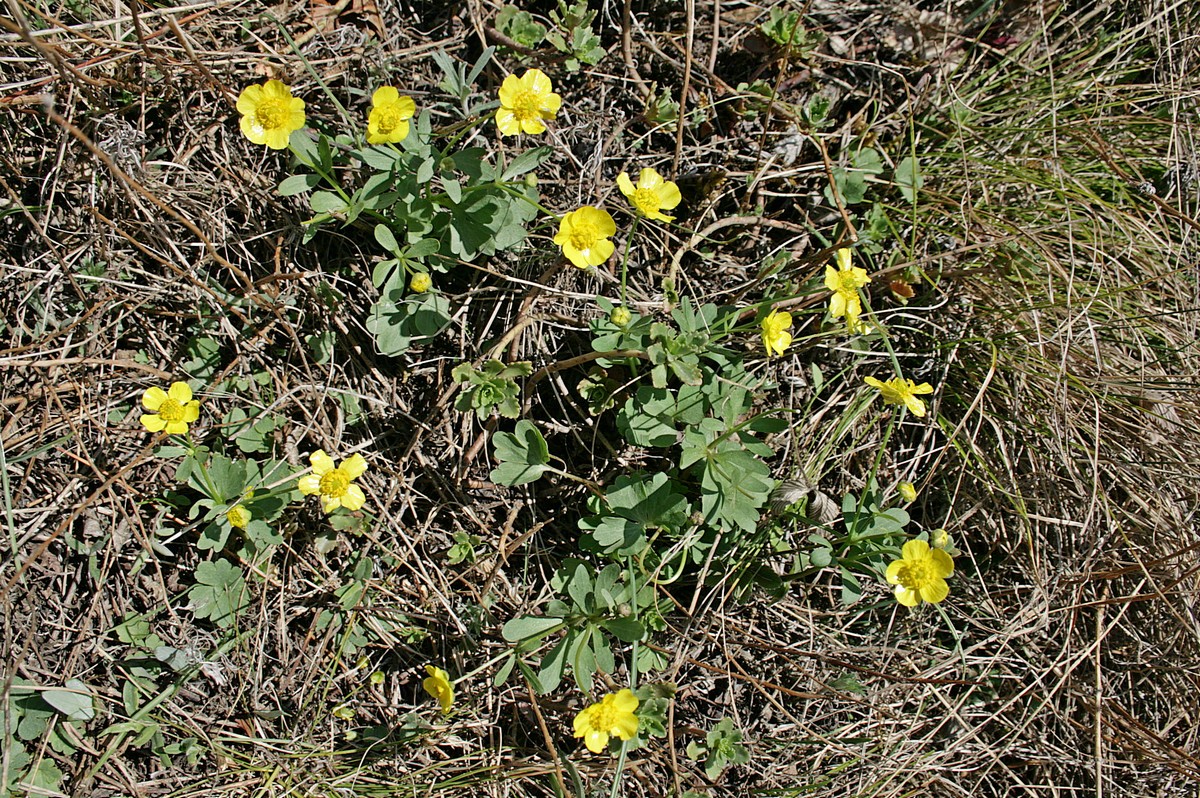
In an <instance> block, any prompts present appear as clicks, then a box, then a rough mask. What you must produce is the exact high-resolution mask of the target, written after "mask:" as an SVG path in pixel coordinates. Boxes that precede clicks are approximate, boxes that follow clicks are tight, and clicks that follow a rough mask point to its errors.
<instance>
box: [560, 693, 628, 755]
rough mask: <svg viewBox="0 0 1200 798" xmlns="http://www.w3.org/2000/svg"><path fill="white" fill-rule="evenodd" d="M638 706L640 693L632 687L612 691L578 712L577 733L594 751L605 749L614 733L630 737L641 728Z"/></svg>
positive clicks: (626, 738) (598, 751) (588, 747)
mask: <svg viewBox="0 0 1200 798" xmlns="http://www.w3.org/2000/svg"><path fill="white" fill-rule="evenodd" d="M637 707H638V699H637V696H635V695H634V694H633V691H632V690H630V689H629V688H625V689H624V690H619V691H617V692H615V693H609V694H608V695H606V696H604V700H602V701H601V702H600V703H598V704H592V705H591V706H590V707H587V708H586V709H584V710H582V711H581V712H580V713H579V714H578V715H576V716H575V724H574V725H575V736H576V737H582V738H583V744H584V745H586V746H587V749H588V750H589V751H591V752H592V753H593V754H598V753H600V752H601V751H603V750H604V747H605V746H606V745H608V738H609V737H610V736H616V737H620V738H621V739H622V740H629V739H631V738H633V736H634V735H636V734H637V730H638V718H637V715H635V714H634V712H633V711H634V710H635V709H637Z"/></svg>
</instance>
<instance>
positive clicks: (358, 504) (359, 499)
mask: <svg viewBox="0 0 1200 798" xmlns="http://www.w3.org/2000/svg"><path fill="white" fill-rule="evenodd" d="M341 502H342V506H343V507H345V508H346V509H347V510H361V509H362V506H363V505H364V504H366V502H367V497H366V495H365V494H364V493H363V492H362V488H360V487H359V486H358V485H348V486H346V492H345V493H343V494H342V496H341Z"/></svg>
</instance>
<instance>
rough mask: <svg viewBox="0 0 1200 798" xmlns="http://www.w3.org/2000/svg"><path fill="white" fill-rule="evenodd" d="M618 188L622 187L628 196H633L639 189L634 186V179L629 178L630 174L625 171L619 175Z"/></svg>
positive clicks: (622, 190)
mask: <svg viewBox="0 0 1200 798" xmlns="http://www.w3.org/2000/svg"><path fill="white" fill-rule="evenodd" d="M617 188H619V189H621V193H622V194H624V195H625V196H626V197H630V196H633V193H634V192H635V191H637V189H636V188H634V186H633V181H632V180H630V179H629V175H628V174H626V173H625V172H622V173H621V174H619V175H617Z"/></svg>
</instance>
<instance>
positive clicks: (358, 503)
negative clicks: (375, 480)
mask: <svg viewBox="0 0 1200 798" xmlns="http://www.w3.org/2000/svg"><path fill="white" fill-rule="evenodd" d="M308 462H309V463H311V464H312V473H311V474H306V475H305V476H302V477H300V481H299V482H298V483H297V485H296V487H298V488H299V489H300V492H301V493H303V494H304V495H305V496H312V495H317V496H320V497H321V507H322V509H324V510H325V512H327V513H332V512H333V511H334V510H336V509H337V508H339V507H345V508H346V509H347V510H360V509H362V506H363V504H365V503H366V501H367V497H366V495H365V494H364V493H363V492H362V488H360V487H359V486H358V485H355V484H354V480H356V479H358V478H359V477H361V476H362V475H363V474H364V473H365V472H366V470H367V461H366V459H364V458H363V456H362V455H361V454H355V455H351V456H350V457H349V458H347V459H346V460H343V461H342V464H341V465H340V466H339V465H337V464H336V463H335V462H334V461H333V458H332V457H330V456H329V455H327V454H325V452H324V450H322V449H317V450H316V451H315V452H313V453H312V454H311V455H309V458H308Z"/></svg>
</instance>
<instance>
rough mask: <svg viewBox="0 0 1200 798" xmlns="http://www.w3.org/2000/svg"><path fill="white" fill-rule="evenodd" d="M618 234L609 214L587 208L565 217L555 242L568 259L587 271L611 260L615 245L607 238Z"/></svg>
mask: <svg viewBox="0 0 1200 798" xmlns="http://www.w3.org/2000/svg"><path fill="white" fill-rule="evenodd" d="M616 232H617V223H616V222H614V221H613V218H612V216H610V215H609V213H608V211H603V210H600V209H599V208H595V207H592V206H591V205H584V206H582V207H581V208H579V209H578V210H574V211H571V212H570V213H568V214H567V215H566V216H564V217H563V218H562V221H561V222H560V223H559V225H558V234H557V235H555V236H554V243H555V244H558V245H559V246H560V247H562V251H563V255H566V257H567V260H569V261H571V263H574V264H575V265H576V266H578V267H579V268H581V269H586V268H587V267H588V266H599V265H600V264H601V263H604V261H606V260H608V259H609V258H610V257H612V254H613V250H615V249H616V245H614V244H613V242H611V241H609V240H608V238H609V236H611V235H613V234H614V233H616Z"/></svg>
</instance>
